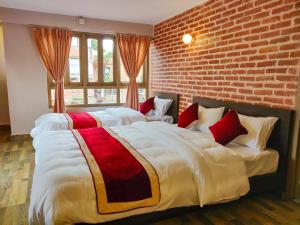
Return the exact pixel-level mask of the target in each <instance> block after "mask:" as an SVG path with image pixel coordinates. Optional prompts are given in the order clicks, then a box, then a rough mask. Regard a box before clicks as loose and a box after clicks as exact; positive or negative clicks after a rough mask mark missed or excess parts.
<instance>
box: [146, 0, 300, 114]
mask: <svg viewBox="0 0 300 225" xmlns="http://www.w3.org/2000/svg"><path fill="white" fill-rule="evenodd" d="M185 33H190V34H192V35H193V36H194V37H195V42H193V43H192V44H189V45H185V44H183V42H182V36H183V34H185ZM150 51H151V53H150V57H151V63H150V74H151V75H150V89H151V90H152V91H154V90H160V91H168V92H175V93H179V94H180V104H179V105H180V110H181V111H182V110H183V109H184V108H185V107H186V105H187V104H189V103H191V102H192V96H193V95H197V96H204V97H209V98H217V99H223V100H232V101H236V102H248V103H252V104H263V105H268V106H271V107H279V108H289V109H292V108H294V105H295V103H294V102H295V94H296V89H297V82H298V81H297V80H298V75H299V65H300V64H299V61H300V60H299V59H300V0H210V1H208V2H206V3H205V4H202V5H199V6H197V7H194V8H192V9H190V10H188V11H186V12H184V13H182V14H180V15H177V16H175V17H173V18H171V19H168V20H166V21H163V22H161V23H159V24H157V25H155V28H154V41H153V44H152V46H151V49H150Z"/></svg>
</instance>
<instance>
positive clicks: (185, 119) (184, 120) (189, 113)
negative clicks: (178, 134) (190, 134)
mask: <svg viewBox="0 0 300 225" xmlns="http://www.w3.org/2000/svg"><path fill="white" fill-rule="evenodd" d="M195 120H198V103H194V104H192V105H191V106H189V107H188V108H186V109H185V110H184V111H183V112H182V113H181V114H180V116H179V118H178V127H183V128H185V127H187V126H188V125H190V124H191V123H192V122H194V121H195Z"/></svg>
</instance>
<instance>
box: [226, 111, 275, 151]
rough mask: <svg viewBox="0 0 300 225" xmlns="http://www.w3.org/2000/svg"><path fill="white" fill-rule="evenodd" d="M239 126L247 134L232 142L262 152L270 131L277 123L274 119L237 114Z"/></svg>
mask: <svg viewBox="0 0 300 225" xmlns="http://www.w3.org/2000/svg"><path fill="white" fill-rule="evenodd" d="M238 116H239V119H240V122H241V124H242V125H243V126H244V127H245V128H246V130H247V131H248V134H246V135H241V136H239V137H237V138H236V139H234V140H233V141H232V142H234V143H237V144H240V145H244V146H247V147H249V148H252V149H255V150H259V151H263V150H264V149H265V148H266V145H267V142H268V140H269V138H270V135H271V133H272V130H273V128H274V126H275V123H276V122H277V120H278V118H276V117H253V116H245V115H241V114H238Z"/></svg>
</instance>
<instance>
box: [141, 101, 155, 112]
mask: <svg viewBox="0 0 300 225" xmlns="http://www.w3.org/2000/svg"><path fill="white" fill-rule="evenodd" d="M151 109H153V110H154V109H155V108H154V97H152V98H148V99H147V100H146V101H145V102H143V103H142V104H141V105H140V112H141V113H143V114H144V115H146V114H147V113H148V112H149V111H150V110H151Z"/></svg>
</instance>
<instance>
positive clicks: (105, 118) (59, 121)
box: [30, 92, 178, 138]
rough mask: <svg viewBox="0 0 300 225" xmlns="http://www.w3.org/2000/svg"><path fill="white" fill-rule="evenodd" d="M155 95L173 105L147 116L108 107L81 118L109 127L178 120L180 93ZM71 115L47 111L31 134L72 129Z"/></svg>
mask: <svg viewBox="0 0 300 225" xmlns="http://www.w3.org/2000/svg"><path fill="white" fill-rule="evenodd" d="M154 96H158V98H160V99H171V100H173V102H172V105H171V106H170V108H169V109H168V111H167V112H166V113H165V114H164V115H151V116H147V115H144V114H142V113H140V112H138V111H136V110H133V109H130V108H125V107H116V108H108V109H105V110H102V111H95V112H88V113H86V112H84V113H80V117H81V118H79V119H80V120H81V121H82V122H84V123H86V121H87V120H90V124H93V122H95V124H93V125H92V126H107V127H110V126H116V125H127V124H130V123H133V122H136V121H164V122H168V123H174V122H176V121H177V116H178V103H177V102H178V95H177V94H174V93H163V92H156V93H154ZM77 114H78V113H75V114H74V116H75V118H76V117H78V115H77ZM70 115H71V114H65V113H47V114H44V115H42V116H40V117H39V118H38V119H37V120H36V121H35V127H34V128H33V129H32V130H31V132H30V134H31V136H32V137H33V138H34V137H36V136H37V135H38V134H40V133H42V132H44V131H51V130H68V129H72V124H73V119H74V117H73V119H72V118H71V117H70ZM83 116H84V118H83ZM91 120H92V121H91Z"/></svg>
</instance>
